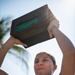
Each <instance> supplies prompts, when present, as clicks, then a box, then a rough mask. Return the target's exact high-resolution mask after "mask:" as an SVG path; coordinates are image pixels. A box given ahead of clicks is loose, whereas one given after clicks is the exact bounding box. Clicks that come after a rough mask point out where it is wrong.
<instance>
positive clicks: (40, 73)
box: [0, 20, 75, 75]
mask: <svg viewBox="0 0 75 75" xmlns="http://www.w3.org/2000/svg"><path fill="white" fill-rule="evenodd" d="M58 27H59V22H58V21H57V20H53V21H52V22H51V23H50V24H49V26H48V33H49V36H50V38H52V34H53V35H54V36H55V38H56V40H57V43H58V45H59V47H60V49H61V51H62V53H63V60H62V67H61V74H60V75H74V66H75V58H74V57H75V49H74V46H73V44H72V43H71V41H70V40H69V39H68V38H67V37H66V36H65V35H64V34H63V33H62V32H61V31H60V30H59V29H58ZM14 44H20V45H23V46H25V47H26V46H27V45H26V44H24V43H22V42H20V41H19V40H17V39H15V38H14V37H12V36H11V37H10V38H9V39H8V40H7V42H6V43H5V44H4V45H3V46H2V47H1V48H0V67H1V65H2V62H3V60H4V57H5V55H6V53H7V52H8V51H9V49H10V48H11V47H12V46H13V45H14ZM53 61H54V60H52V58H51V56H49V55H48V54H47V53H40V54H38V55H37V56H36V58H35V63H34V69H35V73H36V75H53V73H54V71H55V70H56V68H57V66H56V64H54V62H53Z"/></svg>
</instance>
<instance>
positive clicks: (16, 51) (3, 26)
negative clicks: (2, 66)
mask: <svg viewBox="0 0 75 75" xmlns="http://www.w3.org/2000/svg"><path fill="white" fill-rule="evenodd" d="M10 28H11V17H6V18H1V19H0V46H2V44H3V38H4V37H6V36H5V35H6V34H7V33H8V32H10ZM8 53H10V54H11V55H14V56H15V57H16V58H17V59H19V60H21V62H22V63H23V64H24V66H25V67H26V69H27V70H28V64H27V60H26V58H27V59H28V52H27V51H26V50H25V49H24V48H22V47H19V46H17V45H14V46H13V47H12V48H11V49H10V50H9V52H8Z"/></svg>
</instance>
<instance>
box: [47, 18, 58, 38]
mask: <svg viewBox="0 0 75 75" xmlns="http://www.w3.org/2000/svg"><path fill="white" fill-rule="evenodd" d="M54 28H59V21H58V20H56V19H55V20H52V21H51V22H50V24H49V26H48V28H47V30H48V32H49V36H50V38H52V34H53V30H54Z"/></svg>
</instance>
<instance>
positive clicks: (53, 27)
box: [50, 25, 58, 32]
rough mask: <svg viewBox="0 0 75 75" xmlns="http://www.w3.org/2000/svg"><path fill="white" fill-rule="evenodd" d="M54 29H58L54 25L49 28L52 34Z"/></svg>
mask: <svg viewBox="0 0 75 75" xmlns="http://www.w3.org/2000/svg"><path fill="white" fill-rule="evenodd" d="M55 28H57V29H58V27H57V26H56V25H53V26H52V27H51V29H50V31H51V32H53V30H54V29H55Z"/></svg>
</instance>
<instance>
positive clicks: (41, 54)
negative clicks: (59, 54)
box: [36, 53, 49, 58]
mask: <svg viewBox="0 0 75 75" xmlns="http://www.w3.org/2000/svg"><path fill="white" fill-rule="evenodd" d="M36 58H49V56H48V55H47V54H46V53H39V54H37V55H36Z"/></svg>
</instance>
